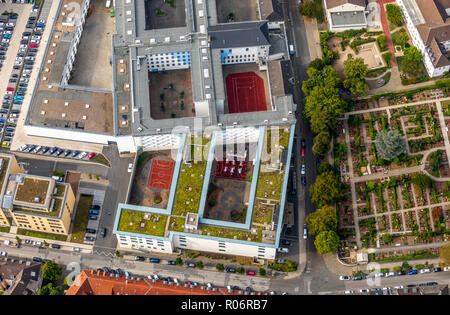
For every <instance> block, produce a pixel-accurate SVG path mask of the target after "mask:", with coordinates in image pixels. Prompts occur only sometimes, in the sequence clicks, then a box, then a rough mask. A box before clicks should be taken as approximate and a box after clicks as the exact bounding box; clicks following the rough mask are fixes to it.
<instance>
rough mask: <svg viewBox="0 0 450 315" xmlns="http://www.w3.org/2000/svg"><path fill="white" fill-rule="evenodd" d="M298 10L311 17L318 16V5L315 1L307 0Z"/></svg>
mask: <svg viewBox="0 0 450 315" xmlns="http://www.w3.org/2000/svg"><path fill="white" fill-rule="evenodd" d="M298 12H299V13H300V14H301V15H303V16H306V17H309V18H310V19H312V18H315V17H316V7H315V4H314V2H313V1H311V0H305V1H303V2H302V4H300V5H299V6H298Z"/></svg>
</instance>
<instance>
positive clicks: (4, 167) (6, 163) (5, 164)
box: [0, 156, 9, 189]
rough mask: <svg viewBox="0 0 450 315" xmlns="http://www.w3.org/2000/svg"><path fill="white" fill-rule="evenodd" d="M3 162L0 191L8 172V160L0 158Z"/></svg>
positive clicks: (0, 173) (0, 174)
mask: <svg viewBox="0 0 450 315" xmlns="http://www.w3.org/2000/svg"><path fill="white" fill-rule="evenodd" d="M0 158H1V159H2V160H3V164H2V169H1V172H0V189H1V188H2V187H3V182H4V180H5V176H6V172H7V171H8V165H9V158H7V157H3V156H2V157H0Z"/></svg>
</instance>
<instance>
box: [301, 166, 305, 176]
mask: <svg viewBox="0 0 450 315" xmlns="http://www.w3.org/2000/svg"><path fill="white" fill-rule="evenodd" d="M301 173H302V175H305V174H306V166H305V164H302V169H301Z"/></svg>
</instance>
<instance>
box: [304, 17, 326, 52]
mask: <svg viewBox="0 0 450 315" xmlns="http://www.w3.org/2000/svg"><path fill="white" fill-rule="evenodd" d="M303 21H304V22H305V31H306V37H307V42H308V49H309V56H310V58H311V61H312V60H314V59H316V58H322V50H321V48H320V37H319V29H318V28H317V20H316V19H312V20H309V19H305V18H303Z"/></svg>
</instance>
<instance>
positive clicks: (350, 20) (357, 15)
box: [331, 11, 367, 26]
mask: <svg viewBox="0 0 450 315" xmlns="http://www.w3.org/2000/svg"><path fill="white" fill-rule="evenodd" d="M331 20H332V24H333V25H335V26H351V25H365V24H367V22H366V18H365V13H364V11H356V12H355V11H351V12H339V13H334V12H332V13H331Z"/></svg>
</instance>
